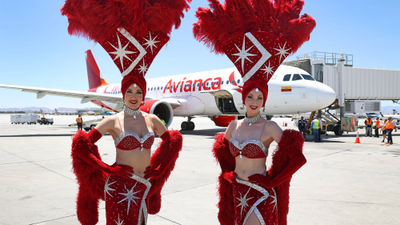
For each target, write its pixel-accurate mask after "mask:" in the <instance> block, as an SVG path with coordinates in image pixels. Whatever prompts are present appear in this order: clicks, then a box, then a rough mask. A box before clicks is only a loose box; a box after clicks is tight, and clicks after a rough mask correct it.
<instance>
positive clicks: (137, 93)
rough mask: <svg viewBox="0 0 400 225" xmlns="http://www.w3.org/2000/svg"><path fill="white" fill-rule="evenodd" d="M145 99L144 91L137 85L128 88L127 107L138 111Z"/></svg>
mask: <svg viewBox="0 0 400 225" xmlns="http://www.w3.org/2000/svg"><path fill="white" fill-rule="evenodd" d="M142 99H143V91H142V89H141V88H140V87H139V86H138V85H136V84H132V85H131V86H129V87H128V89H127V90H126V93H125V99H124V101H125V105H126V106H128V107H129V108H131V109H138V108H139V107H140V104H141V103H142Z"/></svg>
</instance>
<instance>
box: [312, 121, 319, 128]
mask: <svg viewBox="0 0 400 225" xmlns="http://www.w3.org/2000/svg"><path fill="white" fill-rule="evenodd" d="M319 128H320V127H319V120H317V119H315V120H313V127H312V129H319Z"/></svg>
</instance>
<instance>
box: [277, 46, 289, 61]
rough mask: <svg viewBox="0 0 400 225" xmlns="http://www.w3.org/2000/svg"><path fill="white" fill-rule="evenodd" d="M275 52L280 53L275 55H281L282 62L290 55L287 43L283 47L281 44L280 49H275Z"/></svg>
mask: <svg viewBox="0 0 400 225" xmlns="http://www.w3.org/2000/svg"><path fill="white" fill-rule="evenodd" d="M274 50H276V51H278V52H277V53H276V54H275V55H279V61H281V60H282V57H286V56H287V55H289V50H290V48H286V42H285V44H283V46H281V44H278V48H274Z"/></svg>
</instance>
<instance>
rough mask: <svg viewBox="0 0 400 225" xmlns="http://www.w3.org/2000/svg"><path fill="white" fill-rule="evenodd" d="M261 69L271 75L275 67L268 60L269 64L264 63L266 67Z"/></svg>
mask: <svg viewBox="0 0 400 225" xmlns="http://www.w3.org/2000/svg"><path fill="white" fill-rule="evenodd" d="M261 70H262V71H264V74H268V75H271V74H272V70H273V67H272V66H271V63H270V62H268V65H267V64H265V65H264V68H262V69H261Z"/></svg>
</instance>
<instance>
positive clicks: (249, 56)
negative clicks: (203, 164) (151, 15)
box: [193, 0, 315, 225]
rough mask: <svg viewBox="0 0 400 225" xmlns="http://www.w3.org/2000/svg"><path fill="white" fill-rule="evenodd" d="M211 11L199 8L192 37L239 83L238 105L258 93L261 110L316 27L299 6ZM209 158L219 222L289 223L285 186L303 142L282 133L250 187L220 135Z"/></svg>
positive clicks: (233, 0) (295, 2)
mask: <svg viewBox="0 0 400 225" xmlns="http://www.w3.org/2000/svg"><path fill="white" fill-rule="evenodd" d="M209 2H210V8H199V9H198V11H197V13H196V16H197V17H198V18H199V20H198V22H196V23H195V24H194V27H193V33H194V36H195V37H196V38H197V40H199V41H202V42H204V43H205V44H206V45H207V46H209V47H210V48H211V49H212V51H214V52H216V53H225V54H226V55H227V56H228V57H229V59H230V60H231V61H232V62H233V63H234V64H235V66H236V68H237V69H238V71H239V72H240V74H241V76H242V77H243V81H244V85H243V90H242V101H243V104H244V103H245V98H246V97H247V95H248V93H249V92H250V91H252V90H253V89H256V91H261V92H262V94H263V96H264V104H263V106H264V105H265V102H266V100H267V97H268V81H269V79H270V78H271V77H272V75H273V74H274V72H275V71H276V69H277V68H278V67H279V65H280V64H281V63H282V62H283V61H284V60H285V58H286V57H287V56H288V55H289V54H290V53H293V52H295V51H296V50H297V49H298V48H299V47H300V46H301V45H302V43H303V42H305V41H307V40H308V39H309V35H310V33H311V31H312V30H313V29H314V27H315V21H314V19H313V18H312V17H310V16H308V15H307V14H305V15H303V16H301V17H299V15H300V11H301V9H302V7H303V4H304V2H303V0H275V1H273V0H225V3H224V4H223V5H221V4H220V2H219V1H218V0H209ZM215 140H216V142H215V144H214V148H213V152H214V155H215V157H216V158H217V160H218V162H219V164H220V166H221V170H222V173H221V175H220V176H219V179H218V181H219V186H218V190H219V195H220V201H219V203H218V207H219V213H218V219H219V221H220V223H221V224H223V225H232V224H237V225H242V224H245V223H246V221H247V219H248V216H250V215H251V214H252V213H254V214H255V215H256V216H257V218H258V220H259V222H260V223H261V224H271V225H275V224H280V225H284V224H286V221H287V213H288V204H289V183H290V180H291V177H292V175H293V173H295V172H296V171H297V170H298V169H299V168H300V167H301V166H302V165H304V163H305V162H306V159H305V157H304V156H303V154H302V146H303V142H304V139H303V137H302V136H301V134H300V133H299V132H297V131H294V130H285V131H284V132H283V134H282V137H281V140H280V141H279V143H278V149H277V150H276V152H275V154H274V155H273V158H272V165H271V168H270V170H269V171H268V173H267V174H255V175H252V176H250V177H249V181H245V180H241V179H239V178H238V177H236V174H235V173H234V170H235V158H234V156H233V155H232V154H231V152H230V150H229V145H230V144H229V141H228V140H226V139H225V137H224V134H219V135H217V136H216V137H215Z"/></svg>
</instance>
